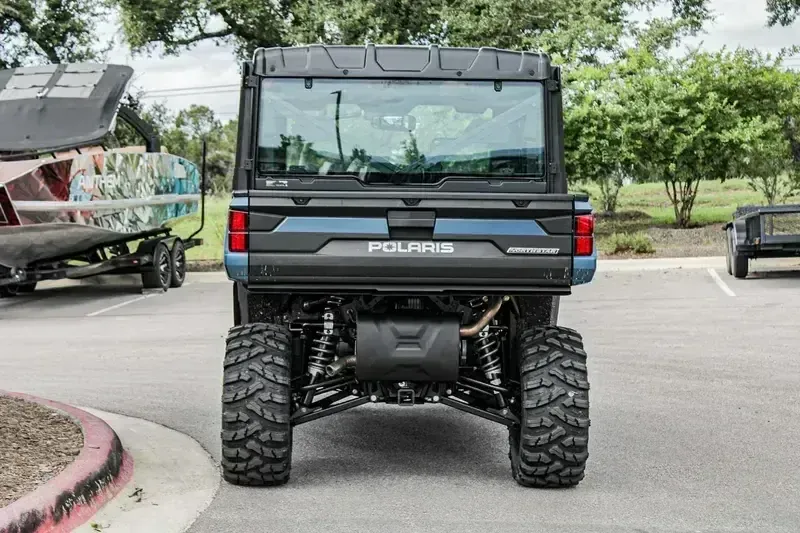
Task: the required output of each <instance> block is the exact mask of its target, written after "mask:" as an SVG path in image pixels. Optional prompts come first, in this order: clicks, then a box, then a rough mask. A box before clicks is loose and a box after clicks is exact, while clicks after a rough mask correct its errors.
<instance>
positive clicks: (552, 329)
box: [221, 45, 596, 487]
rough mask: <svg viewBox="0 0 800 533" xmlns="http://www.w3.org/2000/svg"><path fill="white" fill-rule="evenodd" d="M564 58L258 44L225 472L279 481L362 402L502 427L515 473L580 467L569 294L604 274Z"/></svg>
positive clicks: (547, 477)
mask: <svg viewBox="0 0 800 533" xmlns="http://www.w3.org/2000/svg"><path fill="white" fill-rule="evenodd" d="M561 84H562V80H561V70H560V69H559V68H558V67H554V66H552V65H551V63H550V59H549V57H548V56H547V55H544V54H540V53H531V52H515V51H508V50H498V49H495V48H481V49H471V48H440V47H437V46H429V47H422V46H375V45H366V46H326V45H312V46H301V47H290V48H268V49H259V50H257V51H256V52H255V54H254V57H253V60H252V61H247V62H245V63H244V65H243V77H242V89H241V100H240V108H239V109H240V111H239V132H238V147H237V154H236V169H235V174H234V187H233V189H234V194H233V200H232V202H231V206H230V212H229V218H228V226H227V230H226V236H225V244H224V246H225V268H226V270H227V274H228V277H229V278H230V279H231V280H232V281H233V318H234V326H233V328H232V329H230V331H229V334H228V337H227V348H226V355H225V361H224V390H223V396H222V402H223V409H222V435H221V438H222V456H223V460H222V467H223V475H224V478H225V479H226V480H227V481H229V482H231V483H235V484H241V485H281V484H284V483H286V482H287V481H288V480H289V475H290V469H291V458H292V442H293V441H292V429H293V427H294V426H296V425H298V424H302V423H305V422H310V421H312V420H316V419H319V418H322V417H325V416H329V415H333V414H336V413H340V412H342V411H344V410H346V409H351V408H354V407H357V406H359V405H363V404H366V403H369V402H377V403H387V404H396V405H397V406H403V407H413V406H416V405H420V404H423V403H440V404H443V405H446V406H449V407H454V408H456V409H460V410H462V411H465V412H467V413H472V414H474V415H477V416H480V417H483V418H486V419H488V420H491V421H494V422H497V423H499V424H503V425H505V426H507V427H508V432H509V445H510V453H509V457H510V460H511V472H512V475H513V478H514V479H515V480H516V481H517V482H518V483H520V484H522V485H525V486H532V487H566V486H572V485H576V484H578V483H579V482H580V481H581V480H582V479H583V477H584V469H585V465H586V460H587V457H588V447H587V446H588V438H589V397H588V393H589V383H588V380H587V372H586V353H585V352H584V349H583V341H582V338H581V336H580V334H579V333H577V332H576V331H574V330H572V329H568V328H564V327H560V326H558V325H557V316H558V307H559V306H558V303H559V298H560V297H561V296H566V295H569V294H570V293H571V288H572V286H573V285H576V284H581V283H588V282H590V281H591V280H592V277H593V276H594V272H595V266H596V251H595V244H594V218H593V214H592V209H591V206H590V204H589V198H588V197H586V196H582V195H574V194H568V193H567V179H566V174H565V171H564V145H563V116H562V93H561Z"/></svg>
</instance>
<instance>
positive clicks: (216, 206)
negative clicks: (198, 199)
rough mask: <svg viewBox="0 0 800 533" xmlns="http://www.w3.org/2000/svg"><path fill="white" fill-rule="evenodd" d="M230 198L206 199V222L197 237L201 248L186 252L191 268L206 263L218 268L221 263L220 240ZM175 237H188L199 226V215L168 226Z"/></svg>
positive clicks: (197, 247)
mask: <svg viewBox="0 0 800 533" xmlns="http://www.w3.org/2000/svg"><path fill="white" fill-rule="evenodd" d="M230 201H231V199H230V197H229V196H224V197H214V196H208V197H206V220H205V224H204V225H203V231H201V232H200V234H199V235H197V237H199V238H201V239H203V245H202V246H196V247H194V248H190V249H189V250H187V251H186V259H187V261H191V262H192V263H194V265H193V266H197V265H198V264H203V263H206V264H208V266H209V267H212V268H220V265H221V263H222V240H223V238H224V237H225V224H226V222H227V213H228V204H230ZM170 225H171V226H172V227H173V228H174V229H175V231H174V233H175V234H176V235H180V236H181V237H188V236H189V235H191V234H192V233H194V232H195V231H196V230H197V228H198V227H199V226H200V215H199V214H197V215H192V216H189V217H186V218H183V219H180V220H176V221H175V222H174V223H173V224H170Z"/></svg>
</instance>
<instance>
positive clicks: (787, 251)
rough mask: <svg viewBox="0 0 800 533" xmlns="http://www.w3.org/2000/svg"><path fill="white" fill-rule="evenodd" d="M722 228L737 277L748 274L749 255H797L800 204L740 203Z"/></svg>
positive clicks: (730, 269)
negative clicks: (760, 204)
mask: <svg viewBox="0 0 800 533" xmlns="http://www.w3.org/2000/svg"><path fill="white" fill-rule="evenodd" d="M722 229H723V230H725V232H726V245H727V257H726V260H727V261H726V262H727V268H728V274H730V275H732V276H734V277H736V278H745V277H747V272H748V269H749V264H750V259H762V258H775V257H800V205H775V206H753V205H751V206H743V207H740V208H738V209H737V210H736V211H735V212H734V214H733V220H732V221H731V222H728V223H727V224H725V226H723V228H722Z"/></svg>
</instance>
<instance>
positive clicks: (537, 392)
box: [508, 326, 589, 488]
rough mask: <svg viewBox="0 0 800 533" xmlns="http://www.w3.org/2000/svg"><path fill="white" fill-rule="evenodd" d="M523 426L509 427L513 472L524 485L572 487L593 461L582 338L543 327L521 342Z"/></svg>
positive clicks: (572, 332) (519, 408) (522, 337)
mask: <svg viewBox="0 0 800 533" xmlns="http://www.w3.org/2000/svg"><path fill="white" fill-rule="evenodd" d="M518 354H519V355H518V357H519V368H520V380H519V382H520V388H521V391H520V393H519V394H518V395H516V398H514V399H515V404H516V409H515V410H516V411H517V414H518V416H519V417H520V422H521V423H520V424H518V425H516V426H514V427H511V428H509V447H510V450H509V454H508V455H509V458H510V459H511V474H512V476H513V477H514V479H515V480H516V482H517V483H518V484H520V485H522V486H524V487H542V488H556V487H571V486H575V485H577V484H578V483H580V481H581V480H582V479H583V477H584V470H585V469H586V462H587V459H588V458H589V451H588V444H589V381H588V379H587V377H586V352H585V351H584V350H583V339H582V338H581V335H580V334H579V333H578V332H576V331H575V330H572V329H569V328H564V327H558V326H544V327H536V328H531V329H529V330H527V331H524V332H522V334H521V335H520V340H519V352H518Z"/></svg>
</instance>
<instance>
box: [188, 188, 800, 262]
mask: <svg viewBox="0 0 800 533" xmlns="http://www.w3.org/2000/svg"><path fill="white" fill-rule="evenodd" d="M585 188H586V189H587V190H588V191H589V193H590V196H591V197H592V204H593V205H594V206H598V205H599V200H598V194H597V192H598V191H597V188H596V187H592V186H588V187H585ZM229 202H230V197H229V196H224V197H208V198H206V223H205V226H204V228H203V231H202V232H201V233H200V235H199V236H200V237H201V238H202V239H203V240H204V241H205V242H204V244H203V245H202V246H198V247H196V248H192V249H191V250H189V251H188V252H187V257H188V260H189V261H192V262H193V263H194V266H195V267H200V266H201V265H206V266H207V267H208V268H219V266H220V264H221V262H222V239H223V237H224V233H225V217H226V213H227V209H228V204H229ZM764 203H765V200H764V198H763V197H762V196H761V195H760V194H759V193H756V192H753V190H752V189H750V187H749V186H748V185H747V182H746V181H745V180H729V181H726V182H725V183H719V182H706V183H702V184H701V185H700V189H699V192H698V195H697V200H696V202H695V207H694V210H693V212H692V220H693V221H694V223H695V227H692V228H689V229H678V228H676V227H675V215H674V213H673V210H672V205H671V204H670V201H669V198H668V197H667V193H666V191H665V189H664V185H663V184H662V183H645V184H640V185H630V186H626V187H623V188H622V191H620V196H619V202H618V208H617V213H618V214H617V215H616V216H614V217H598V219H597V228H596V233H597V238H598V247H599V249H600V251H601V257H607V256H611V255H613V256H614V257H635V256H640V255H650V256H658V257H688V256H704V255H723V254H724V253H725V240H724V233H723V232H722V230H721V229H720V228H721V225H722V224H723V223H725V222H727V221H728V220H731V217H732V215H733V212H734V211H735V210H736V208H737V207H738V206H741V205H748V204H756V205H762V204H764ZM789 203H800V197H796V198H792V199H790V200H789ZM199 222H200V216H199V215H194V216H191V217H187V218H186V219H183V220H179V221H176V222H175V223H174V224H173V227H174V228H175V230H176V231H175V232H176V234H178V235H180V236H182V237H186V236H188V235H190V234H191V233H192V232H193V231H194V230H195V229H196V228H197V227H198V224H199ZM615 234H616V235H615ZM621 235H627V236H628V237H621ZM628 241H632V242H633V244H634V245H636V244H637V243H638V244H639V245H640V246H641V247H642V248H644V247H647V246H650V247H652V249H653V251H652V252H651V253H647V254H641V253H639V254H637V253H635V252H633V251H630V250H628V251H625V250H624V248H625V247H626V246H625V244H626V243H627V242H628ZM648 242H649V243H650V244H649V245H648V244H647V243H648ZM620 243H622V246H620ZM635 247H636V246H634V248H635ZM615 248H616V249H622V250H623V251H618V252H617V253H613V252H614V249H615Z"/></svg>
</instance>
